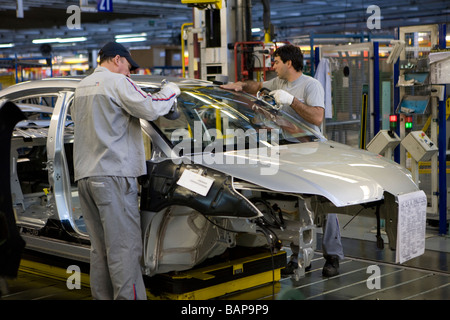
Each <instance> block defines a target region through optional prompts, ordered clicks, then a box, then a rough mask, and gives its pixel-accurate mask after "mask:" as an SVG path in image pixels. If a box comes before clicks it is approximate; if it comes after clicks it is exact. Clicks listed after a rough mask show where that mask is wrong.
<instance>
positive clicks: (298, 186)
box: [190, 141, 418, 207]
mask: <svg viewBox="0 0 450 320" xmlns="http://www.w3.org/2000/svg"><path fill="white" fill-rule="evenodd" d="M271 152H272V154H271ZM206 157H207V156H205V154H204V153H203V154H202V156H201V157H200V156H199V155H197V156H193V157H190V158H191V160H192V161H193V162H195V163H199V164H202V165H205V166H207V167H210V168H213V169H215V170H218V171H221V172H223V173H226V174H228V175H230V176H233V177H235V178H237V179H242V180H245V181H247V182H250V183H253V184H255V185H258V186H261V187H264V188H266V189H269V190H272V191H276V192H286V193H299V194H315V195H321V196H324V197H326V198H327V199H328V200H330V201H331V202H332V203H333V204H334V205H335V206H337V207H342V206H348V205H354V204H360V203H368V202H372V201H377V200H381V199H383V193H384V192H385V191H387V192H389V193H391V194H393V195H395V196H397V195H399V194H404V193H409V192H413V191H417V190H418V187H417V185H416V184H415V183H414V181H413V180H412V176H411V174H410V172H409V171H408V170H406V169H404V168H403V167H401V166H400V165H398V164H397V163H395V162H393V161H390V160H387V159H385V158H384V157H382V156H380V155H376V154H373V153H370V152H368V151H365V150H360V149H355V148H352V147H349V146H346V145H342V144H339V143H335V142H331V141H326V142H310V143H298V144H291V145H286V146H279V147H278V152H275V151H274V150H273V149H272V150H271V151H268V149H267V148H259V149H248V150H244V151H231V152H225V153H215V154H214V156H213V157H214V158H206ZM211 159H214V160H211Z"/></svg>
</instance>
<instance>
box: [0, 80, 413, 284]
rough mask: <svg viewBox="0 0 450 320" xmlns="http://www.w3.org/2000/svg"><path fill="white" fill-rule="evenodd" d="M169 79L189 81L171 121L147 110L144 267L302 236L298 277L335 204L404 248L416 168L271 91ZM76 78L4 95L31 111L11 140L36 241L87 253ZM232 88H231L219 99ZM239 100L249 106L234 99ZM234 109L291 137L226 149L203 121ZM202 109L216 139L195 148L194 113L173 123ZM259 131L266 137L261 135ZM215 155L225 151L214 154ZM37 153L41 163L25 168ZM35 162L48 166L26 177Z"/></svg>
mask: <svg viewBox="0 0 450 320" xmlns="http://www.w3.org/2000/svg"><path fill="white" fill-rule="evenodd" d="M134 80H135V81H136V82H137V83H138V84H139V85H141V86H142V88H145V90H147V91H149V92H152V91H157V90H159V88H160V85H161V82H162V78H160V77H139V76H135V77H134ZM169 80H171V81H175V82H177V83H178V85H179V86H180V88H181V91H182V93H181V95H180V97H179V99H178V100H179V101H178V108H179V112H180V114H182V115H183V116H184V118H181V119H178V120H173V121H174V122H172V123H171V122H170V121H171V120H167V119H163V117H161V118H160V119H158V120H156V121H154V122H149V121H146V120H141V125H142V130H143V133H144V136H145V137H147V138H148V139H146V142H147V144H146V145H147V148H148V150H149V151H150V150H151V156H150V155H149V159H148V162H147V163H148V175H147V176H146V177H141V178H140V182H141V184H142V190H141V197H140V206H141V212H142V230H143V242H144V269H143V272H144V274H146V275H149V276H152V275H154V274H158V273H165V272H168V271H181V270H186V269H190V268H192V267H194V266H195V265H197V264H199V263H201V262H202V261H204V260H205V259H207V258H210V257H214V256H217V255H219V254H221V253H223V252H224V251H225V250H226V249H227V248H231V247H234V246H246V247H264V246H267V245H270V246H272V247H274V246H275V247H279V245H281V244H282V245H290V244H291V243H293V244H294V245H296V246H298V247H299V253H298V258H299V259H298V264H299V268H297V269H296V271H295V274H294V277H295V278H296V279H298V278H300V277H302V276H303V275H304V272H305V267H307V266H308V265H309V264H310V262H311V258H312V256H313V252H314V249H315V234H314V232H315V228H316V227H317V226H321V225H323V224H324V222H325V219H326V217H327V214H328V213H343V214H348V215H353V216H354V215H360V216H362V215H366V216H367V215H368V216H372V217H373V216H376V217H377V219H378V221H380V219H384V220H385V223H386V224H385V230H386V233H387V236H388V239H389V244H390V247H391V248H393V249H395V245H396V237H397V218H398V205H397V196H399V195H401V194H406V193H411V192H415V191H417V190H418V187H417V185H416V184H415V183H414V181H413V180H412V178H411V174H410V172H409V171H407V170H406V169H404V168H402V167H401V166H399V165H398V164H396V163H394V162H392V161H390V160H386V159H384V158H383V157H381V156H379V155H375V154H372V153H369V152H368V151H365V150H359V149H354V148H351V147H349V146H345V145H341V144H338V143H335V142H332V141H328V140H327V139H325V138H324V137H323V136H322V135H321V134H320V133H317V132H313V131H309V130H308V129H307V128H306V127H304V126H302V125H301V124H300V123H298V122H296V121H295V120H294V119H292V118H290V117H289V116H287V115H286V114H285V113H284V112H283V111H282V110H280V109H279V108H277V107H273V106H271V105H270V103H269V102H270V101H269V102H267V101H266V100H267V99H266V98H267V97H264V96H263V95H258V97H254V96H250V95H248V94H244V93H234V92H233V93H231V92H229V91H226V90H223V89H220V88H219V87H218V86H217V85H214V84H212V83H210V82H207V81H201V80H188V79H169ZM78 82H79V78H53V79H45V80H39V81H31V82H25V83H21V84H18V85H15V86H11V87H9V88H7V89H5V90H3V91H1V92H0V105H3V103H5V101H12V102H14V103H16V104H17V105H18V106H19V107H20V108H21V109H22V110H23V111H24V112H25V113H26V114H28V115H29V118H28V120H26V121H22V122H20V123H19V124H18V125H17V126H16V129H15V131H14V134H13V138H12V147H11V168H12V169H11V190H12V191H11V193H12V195H11V196H12V199H13V205H14V209H15V211H16V217H17V224H18V226H19V227H20V230H21V232H22V235H23V236H24V238H25V240H26V241H27V246H28V247H29V248H31V249H34V250H38V251H42V252H47V253H51V254H57V255H61V256H65V257H70V258H75V259H79V260H84V261H88V260H89V254H88V251H89V250H88V248H89V237H88V235H87V232H86V230H85V228H84V225H83V220H82V212H81V209H80V207H79V204H78V203H77V190H76V183H75V182H74V181H73V167H72V163H71V162H72V158H71V146H72V143H73V122H72V121H71V118H70V106H71V103H72V100H73V96H74V90H75V88H76V86H77V84H78ZM202 90H204V91H202ZM229 95H231V96H229ZM225 96H229V97H228V98H226V99H225V100H221V98H222V97H225ZM192 99H195V101H197V102H198V101H200V102H198V103H199V104H198V105H195V103H197V102H195V101H194V100H192ZM227 99H229V100H227ZM232 103H233V104H234V103H236V105H239V106H240V107H239V108H243V109H239V110H237V109H236V110H235V109H233V108H231V107H230V104H232ZM194 109H195V110H194ZM193 110H194V111H195V112H194V111H193ZM251 110H252V111H251ZM247 111H248V112H249V113H248V114H243V113H244V112H247ZM251 112H253V113H251ZM230 113H233V114H234V117H242V118H245V119H247V120H248V121H249V123H250V122H252V121H253V123H256V122H258V123H263V124H264V128H269V131H270V130H273V129H274V128H275V127H277V130H281V131H283V130H284V131H283V135H282V139H285V138H286V136H289V137H288V138H286V140H285V141H284V144H282V143H278V142H279V141H277V143H275V144H272V145H271V144H268V146H269V147H268V148H269V149H270V150H269V152H270V153H271V156H272V157H271V156H268V154H267V152H268V151H267V149H265V150H264V152H263V150H262V149H263V148H262V147H261V145H256V147H255V146H253V148H252V147H251V146H250V147H249V146H248V145H246V146H245V147H243V148H241V150H225V149H222V150H221V149H220V148H221V147H223V145H222V146H219V147H217V145H218V142H221V140H218V139H217V138H218V136H219V135H220V133H218V134H217V135H216V134H214V130H213V131H211V130H208V127H207V126H206V125H205V123H206V122H207V121H209V120H211V119H212V120H213V121H216V123H215V125H214V126H213V129H215V130H217V131H219V130H218V129H219V127H220V126H223V125H225V124H227V123H228V122H227V121H234V118H228V120H227V121H225V120H224V119H225V118H226V117H228V116H229V115H230ZM46 114H47V116H45V115H46ZM30 116H31V117H30ZM193 116H195V117H200V118H201V119H200V120H201V122H198V123H199V126H200V128H201V129H199V130H200V131H201V135H202V137H204V136H205V135H208V136H209V138H211V137H210V136H215V137H214V139H210V141H209V142H210V145H208V146H207V148H209V149H208V150H207V151H205V150H206V149H207V148H205V146H204V145H200V148H196V146H198V145H196V144H195V143H196V140H195V139H192V136H191V138H190V139H187V140H186V139H185V140H184V142H186V141H188V142H187V143H186V144H184V147H183V148H180V145H182V146H183V144H182V143H184V142H183V137H185V136H186V135H192V132H190V131H192V130H193V129H195V128H193V127H194V126H195V125H196V124H193V123H191V125H190V126H189V125H188V126H187V128H186V125H185V124H181V127H180V128H181V129H182V130H178V131H177V130H176V129H175V130H173V129H174V128H172V129H171V128H170V126H172V125H173V124H174V123H183V121H184V122H189V121H191V120H192V119H190V118H192V117H193ZM222 116H223V119H222V118H221V117H222ZM189 117H190V118H189ZM218 117H219V120H220V121H219V122H217V118H218ZM257 118H258V119H257ZM197 120H199V119H197ZM247 120H246V121H247ZM177 121H178V122H177ZM200 123H201V124H200ZM284 124H287V125H288V127H289V126H290V127H291V128H290V129H292V128H293V127H294V129H296V130H297V131H300V132H302V133H301V134H300V135H298V134H297V135H296V134H294V135H290V133H289V132H288V130H287V129H282V128H283V125H284ZM259 125H260V124H259ZM259 128H261V126H260V127H259ZM222 129H224V128H222ZM168 132H170V135H169V133H168ZM174 132H175V133H177V135H174ZM271 132H273V131H271ZM252 134H254V132H252V133H251V134H250V135H252ZM174 136H175V138H173V137H174ZM255 137H256V136H255ZM273 137H275V135H274V136H273ZM280 137H281V136H280ZM247 138H248V137H247ZM306 138H308V139H306ZM221 139H223V140H222V142H223V141H225V139H226V138H225V136H222V137H221ZM249 139H250V140H251V139H252V138H251V137H250V138H249ZM255 139H260V140H261V138H260V136H258V137H256V138H255ZM296 139H297V140H296ZM302 139H303V140H305V139H306V140H305V141H306V142H301V141H303V140H302ZM197 140H198V139H197ZM266 140H267V139H266ZM261 141H262V140H261ZM289 141H293V142H292V143H291V142H289ZM262 142H263V141H262ZM247 144H248V141H247ZM266 144H267V143H266ZM150 146H151V147H150ZM192 146H193V150H192V149H190V147H192ZM202 146H203V149H202ZM3 154H4V153H3ZM149 154H150V153H149ZM211 155H213V156H214V157H217V158H215V159H216V160H217V159H219V158H220V159H222V161H214V159H213V161H211V158H209V161H205V159H206V158H205V156H211ZM273 156H276V158H275V160H276V172H275V174H262V172H263V171H264V170H267V169H271V166H272V165H273V160H274V158H273ZM239 159H241V160H242V159H244V163H242V162H239ZM33 163H34V165H32V167H33V168H32V169H30V168H27V164H33ZM39 165H42V166H41V167H40V168H39ZM36 167H37V168H38V169H39V170H38V171H39V172H38V175H39V177H31V178H28V175H30V174H32V172H35V170H36ZM33 170H34V171H33ZM185 172H186V173H188V172H189V173H193V174H194V178H192V177H191V179H209V180H207V181H210V182H211V185H210V186H209V188H208V189H207V193H206V195H200V194H198V192H199V191H198V189H195V188H192V189H191V188H190V187H189V186H186V185H184V186H183V185H180V183H179V182H180V178H181V177H182V176H183V174H184V173H185ZM46 178H47V179H46ZM27 179H28V180H29V181H26V180H27ZM191 182H192V180H191ZM25 189H27V190H25ZM378 237H379V239H378V241H379V245H382V239H381V237H380V236H379V234H378Z"/></svg>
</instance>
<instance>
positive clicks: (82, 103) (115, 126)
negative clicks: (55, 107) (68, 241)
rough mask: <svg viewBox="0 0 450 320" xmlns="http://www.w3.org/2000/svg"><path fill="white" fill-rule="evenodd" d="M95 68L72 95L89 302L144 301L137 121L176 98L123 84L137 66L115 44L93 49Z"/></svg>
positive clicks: (163, 111) (168, 91) (170, 86)
mask: <svg viewBox="0 0 450 320" xmlns="http://www.w3.org/2000/svg"><path fill="white" fill-rule="evenodd" d="M99 58H100V61H99V66H98V67H97V68H96V69H95V70H94V72H93V73H92V74H91V75H89V76H87V77H86V78H84V79H83V80H82V81H80V83H79V85H78V87H77V89H76V91H75V96H74V102H73V106H72V113H71V115H72V117H73V120H74V123H75V129H74V130H75V133H74V166H75V180H76V181H78V192H79V198H80V204H81V209H82V211H83V217H84V220H85V223H86V228H87V232H88V234H89V238H90V241H91V255H90V263H91V266H90V282H91V283H90V284H91V292H92V297H93V298H94V299H102V300H103V299H127V300H130V299H146V298H147V296H146V290H145V285H144V282H143V277H142V271H141V256H142V237H141V226H140V213H139V208H138V185H137V177H139V176H142V175H145V174H146V173H147V172H146V165H145V151H144V143H143V137H142V132H141V126H140V120H139V119H146V120H150V121H152V120H156V119H157V118H158V117H160V116H165V115H167V114H168V113H169V112H170V111H171V109H172V106H173V105H174V102H175V99H176V97H177V96H178V95H179V94H180V89H179V88H178V86H177V85H176V84H174V83H172V82H168V83H166V84H165V85H164V86H163V88H162V89H161V90H160V91H159V92H157V93H153V94H149V93H146V92H144V91H142V90H141V89H140V88H139V86H138V85H137V84H136V83H135V82H134V81H133V80H131V79H130V73H131V72H132V71H133V70H135V69H137V68H138V67H139V66H138V64H137V63H136V62H135V61H134V60H133V58H132V57H131V54H130V52H129V51H128V50H127V49H126V48H125V47H124V46H122V45H121V44H119V43H116V42H109V43H107V44H106V45H105V46H104V47H103V48H102V49H101V50H100V52H99Z"/></svg>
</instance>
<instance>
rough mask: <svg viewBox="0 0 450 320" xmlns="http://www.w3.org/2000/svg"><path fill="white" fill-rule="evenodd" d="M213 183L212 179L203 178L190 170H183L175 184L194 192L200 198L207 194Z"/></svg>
mask: <svg viewBox="0 0 450 320" xmlns="http://www.w3.org/2000/svg"><path fill="white" fill-rule="evenodd" d="M213 182H214V179H211V178H208V177H204V176H202V175H200V174H197V173H195V172H192V171H191V170H187V169H186V170H184V171H183V174H182V175H181V177H180V179H179V180H178V182H177V184H178V185H180V186H182V187H185V188H186V189H189V190H191V191H194V192H196V193H198V194H200V195H202V196H206V195H207V194H208V191H209V189H211V186H212V184H213Z"/></svg>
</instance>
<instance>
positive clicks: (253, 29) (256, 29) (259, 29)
mask: <svg viewBox="0 0 450 320" xmlns="http://www.w3.org/2000/svg"><path fill="white" fill-rule="evenodd" d="M260 31H261V28H252V32H255V33H256V32H260Z"/></svg>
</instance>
